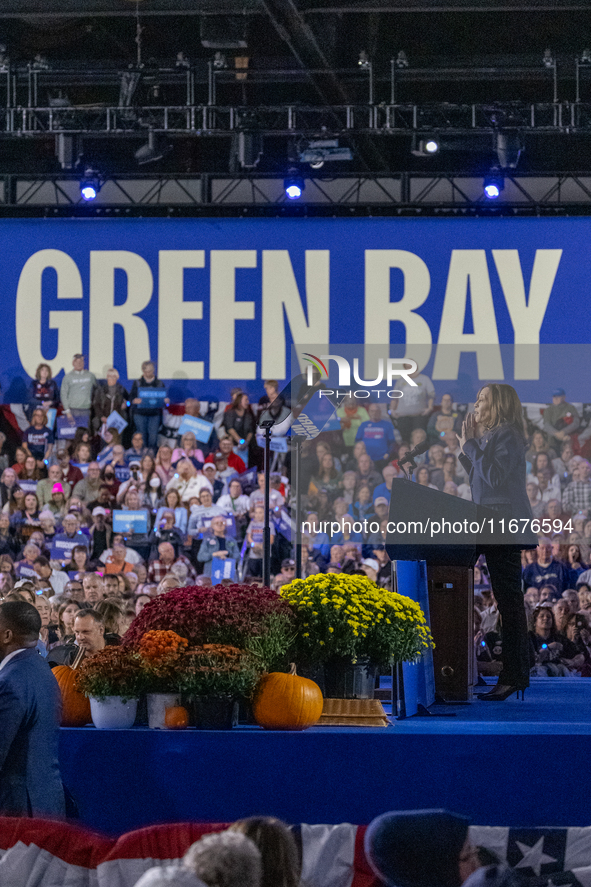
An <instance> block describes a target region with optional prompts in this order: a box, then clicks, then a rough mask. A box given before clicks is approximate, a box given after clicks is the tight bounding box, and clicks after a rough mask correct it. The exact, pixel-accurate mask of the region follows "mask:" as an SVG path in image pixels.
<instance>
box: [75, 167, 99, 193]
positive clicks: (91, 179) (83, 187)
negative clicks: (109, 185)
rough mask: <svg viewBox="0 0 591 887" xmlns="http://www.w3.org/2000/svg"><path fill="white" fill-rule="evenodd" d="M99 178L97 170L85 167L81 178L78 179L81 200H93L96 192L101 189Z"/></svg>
mask: <svg viewBox="0 0 591 887" xmlns="http://www.w3.org/2000/svg"><path fill="white" fill-rule="evenodd" d="M101 184H102V182H101V180H100V177H99V175H98V173H97V172H95V170H93V169H86V170H85V172H84V176H83V178H82V179H81V180H80V195H81V197H82V199H83V200H86V201H90V200H95V199H96V197H97V194H98V192H99V191H100V190H101Z"/></svg>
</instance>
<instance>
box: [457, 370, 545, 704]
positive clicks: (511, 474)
mask: <svg viewBox="0 0 591 887" xmlns="http://www.w3.org/2000/svg"><path fill="white" fill-rule="evenodd" d="M477 426H480V427H481V429H484V433H483V435H482V437H480V438H477V437H476V433H477ZM460 445H461V447H462V453H461V454H460V457H459V458H460V462H461V463H462V465H463V466H464V468H465V469H466V471H467V472H468V475H469V478H470V489H471V490H472V499H473V501H474V503H475V504H476V505H483V506H486V507H487V508H488V509H492V510H493V511H496V512H497V513H498V517H499V521H501V520H502V519H503V518H504V519H505V524H507V522H508V521H509V520H511V519H512V518H517V519H524V518H527V519H529V520H531V519H532V517H533V515H532V510H531V507H530V504H529V500H528V497H527V493H526V490H525V479H526V470H525V449H526V433H525V426H524V422H523V409H522V406H521V402H520V400H519V397H518V396H517V392H516V391H515V389H514V388H512V387H511V385H499V384H496V383H494V384H489V385H485V387H484V388H481V389H480V391H479V392H478V398H477V400H476V404H475V407H474V413H469V414H468V415H467V416H466V418H465V420H464V423H463V427H462V434H461V435H460ZM499 526H500V524H499ZM498 529H499V527H495V530H496V531H497V532H498ZM520 547H524V546H520V545H519V543H518V541H517V540H516V542H515V544H514V545H510V544H508V545H503V544H499V545H487V546H486V549H485V555H486V563H487V566H488V569H489V573H490V580H491V585H492V588H493V591H494V595H495V598H496V600H497V604H498V608H499V613H500V615H501V620H502V632H503V670H502V671H501V674H500V675H499V678H498V682H497V685H496V686H495V687H494V688H493V689H492V690H491V691H490V692H489V693H486V694H484V695H481V696H479V698H480V699H485V700H486V701H487V702H501V701H503V700H504V699H507V698H508V697H509V696H511V694H512V693H517V694H518V696H519V691H522V695H523V693H524V691H525V688H526V687H528V686H529V650H528V635H527V623H526V617H525V607H524V603H523V592H522V590H521V554H520Z"/></svg>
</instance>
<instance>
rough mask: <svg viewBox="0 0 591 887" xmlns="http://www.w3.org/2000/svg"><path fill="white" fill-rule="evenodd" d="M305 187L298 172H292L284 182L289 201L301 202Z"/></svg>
mask: <svg viewBox="0 0 591 887" xmlns="http://www.w3.org/2000/svg"><path fill="white" fill-rule="evenodd" d="M305 187H306V186H305V184H304V180H303V178H302V177H301V175H300V174H299V173H298V171H297V170H290V171H289V174H288V176H287V178H286V179H284V181H283V188H284V191H285V195H286V197H288V198H289V200H299V198H300V197H301V196H302V194H303V193H304V188H305Z"/></svg>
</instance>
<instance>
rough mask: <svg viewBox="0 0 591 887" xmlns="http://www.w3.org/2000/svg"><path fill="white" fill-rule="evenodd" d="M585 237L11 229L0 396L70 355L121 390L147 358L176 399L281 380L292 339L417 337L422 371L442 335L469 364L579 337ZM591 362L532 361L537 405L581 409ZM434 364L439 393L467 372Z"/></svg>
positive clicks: (7, 231) (0, 244)
mask: <svg viewBox="0 0 591 887" xmlns="http://www.w3.org/2000/svg"><path fill="white" fill-rule="evenodd" d="M590 240H591V218H586V217H580V218H556V219H554V218H552V219H551V218H518V219H512V218H494V219H492V218H486V219H485V218H482V219H434V218H430V219H401V218H395V219H385V218H381V219H377V218H376V219H319V218H317V219H303V218H302V219H248V220H244V219H215V220H214V219H174V220H172V219H165V220H164V219H125V220H124V219H117V220H115V219H113V220H107V219H104V220H103V219H93V220H87V219H84V220H77V219H68V220H66V219H55V220H47V219H14V220H13V219H4V220H3V222H2V226H1V227H0V256H2V257H4V261H3V262H2V286H3V294H4V300H3V307H4V311H3V323H2V325H1V327H0V353H1V354H2V357H3V361H2V368H1V370H2V371H1V373H0V383H1V385H2V390H3V394H4V399H5V401H6V402H7V403H19V402H20V403H22V402H26V401H27V398H28V391H27V385H28V382H29V381H30V378H31V377H32V376H34V373H35V370H36V368H37V366H38V365H39V363H42V362H47V363H49V364H50V365H51V369H52V372H53V375H54V377H56V378H57V381H58V383H59V382H61V379H62V374H63V372H64V371H65V372H68V371H69V370H70V369H71V362H72V354H74V353H76V352H81V353H84V354H87V355H88V364H89V368H90V370H92V372H94V373H95V375H96V376H97V377H98V378H105V372H106V369H107V368H108V367H110V366H115V367H116V368H117V369H118V371H119V373H120V376H121V382H122V383H123V384H125V385H127V386H128V387H129V382H130V380H132V379H138V378H139V377H140V374H141V364H142V362H143V361H144V360H146V359H147V358H148V357H149V358H151V359H152V360H155V361H156V363H157V367H158V375H159V377H160V378H161V379H162V380H163V381H164V383H165V384H166V385H167V388H168V393H169V396H170V398H171V400H173V401H177V402H178V401H182V400H184V399H185V398H186V397H188V396H197V397H199V396H201V399H207V400H215V399H219V400H228V398H229V392H230V389H231V388H232V387H234V385H236V384H240V386H241V387H242V390H244V391H245V392H247V393H248V394H250V395H251V396H253V397H256V398H258V397H259V396H260V394H261V379H269V378H273V379H277V380H279V383H280V386H281V387H283V385H284V384H285V380H287V379H289V378H290V360H289V352H290V347H291V344H292V343H294V342H295V343H296V344H305V343H311V342H320V343H325V344H326V345H327V346H330V344H331V343H332V344H333V345H334V343H351V344H358V345H359V346H360V347H362V346H364V345H366V344H376V345H380V344H385V343H389V342H392V343H407V345H408V347H409V348H410V346H412V348H413V350H415V351H416V348H417V346H418V345H421V346H423V355H422V358H421V363H422V365H423V366H427V365H428V361H429V360H430V359H432V358H433V357H434V352H435V350H436V345H437V344H441V343H447V344H452V345H454V344H455V345H457V346H458V347H460V348H461V350H462V352H467V355H466V356H467V357H468V358H470V357H471V352H472V353H473V352H474V349H478V348H479V347H480V346H481V345H482V344H483V343H485V344H487V346H488V347H490V348H493V349H494V348H496V347H497V346H498V345H499V344H503V343H508V344H511V343H524V344H525V345H527V346H528V347H533V348H535V347H537V345H538V343H555V344H556V345H559V346H560V345H564V344H565V343H566V344H571V343H580V344H582V345H584V343H588V342H591V312H589V311H588V310H587V306H588V304H589V301H590V295H591V293H590V290H591V250H589V249H588V244H589V242H590ZM306 350H308V351H310V352H311V353H312V355H315V356H316V357H318V356H321V355H322V354H330V353H332V351H331V350H326V351H322V352H320V353H318V352H316V351H313V350H312V349H306ZM584 358H585V355H584V354H583V355H581V354H577V353H575V354H574V355H571V354H570V352H569V353H568V354H565V352H564V349H562V351H559V352H558V357H557V359H555V360H553V361H551V363H547V365H546V368H544V367H541V368H540V371H539V372H540V373H542V376H543V375H544V371H545V369H546V376H545V377H544V378H543V383H544V385H543V388H544V390H547V391H548V394H547V395H546V397H547V398H548V399H549V397H550V392H551V390H552V389H554V388H556V387H557V386H562V387H564V388H565V389H566V390H567V396H568V398H569V399H571V400H574V401H577V400H578V401H584V400H586V399H588V394H587V392H588V390H589V385H588V381H589V380H588V379H587V378H586V374H587V370H585V372H584V373H579V372H578V370H579V369H580V368H581V366H582V367H583V368H585V367H586V366H587V365H591V361H587V360H585V359H584ZM423 360H424V363H423ZM526 363H528V364H531V366H530V367H529V368H528V367H526V370H528V371H529V370H531V368H532V367H533V368H534V369H535V368H536V365H537V364H536V361H529V360H527V361H526ZM491 366H493V367H494V368H495V372H496V373H497V378H498V374H499V371H500V372H502V378H503V380H504V381H505V382H512V380H513V379H514V378H515V367H514V364H513V361H512V360H508V361H506V360H505V359H504V358H503V360H502V366H501V364H499V363H498V361H497V362H493V363H491V364H488V365H484V363H483V366H481V367H480V369H479V378H481V380H482V381H490V378H491V373H490V367H491ZM304 369H305V366H304V364H302V366H301V369H300V372H303V371H304ZM439 370H440V374H439V375H440V378H439V379H434V381H435V382H436V387H437V390H438V394H440V393H441V392H442V390H446V389H448V388H453V387H454V386H453V385H451V384H450V383H451V382H456V383H457V386H456V387H457V388H458V389H460V388H461V387H462V373H463V372H464V370H463V368H462V366H461V362H458V361H454V360H450V361H449V366H448V368H447V369H445V372H443V370H442V368H441V367H439ZM522 371H523V365H522V366H521V368H519V367H518V372H517V377H519V373H520V372H522ZM446 372H447V376H446V375H445V373H446ZM588 372H591V369H590V370H589V371H588ZM364 378H367V375H366V376H364ZM524 378H527V376H526V377H524ZM472 387H473V386H472ZM150 396H151V397H152V398H154V397H157V395H155V394H154V389H152V390H151V395H150ZM455 399H456V400H458V399H459V398H457V397H456V398H455ZM58 422H59V420H58Z"/></svg>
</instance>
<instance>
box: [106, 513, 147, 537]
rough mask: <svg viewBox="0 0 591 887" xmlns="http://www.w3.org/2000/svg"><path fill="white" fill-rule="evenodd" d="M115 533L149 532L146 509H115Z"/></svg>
mask: <svg viewBox="0 0 591 887" xmlns="http://www.w3.org/2000/svg"><path fill="white" fill-rule="evenodd" d="M113 532H114V533H130V532H131V533H147V532H148V515H147V512H145V511H141V510H139V511H119V510H116V511H113Z"/></svg>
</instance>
